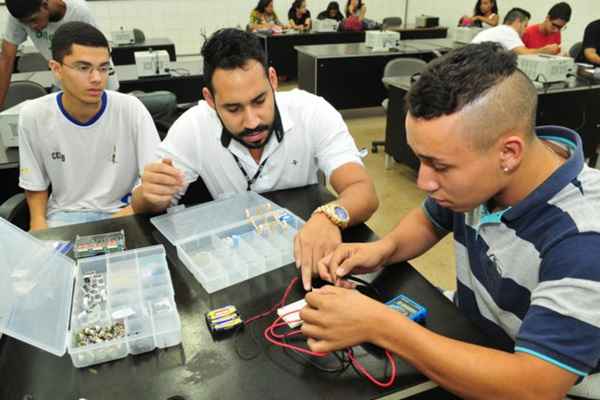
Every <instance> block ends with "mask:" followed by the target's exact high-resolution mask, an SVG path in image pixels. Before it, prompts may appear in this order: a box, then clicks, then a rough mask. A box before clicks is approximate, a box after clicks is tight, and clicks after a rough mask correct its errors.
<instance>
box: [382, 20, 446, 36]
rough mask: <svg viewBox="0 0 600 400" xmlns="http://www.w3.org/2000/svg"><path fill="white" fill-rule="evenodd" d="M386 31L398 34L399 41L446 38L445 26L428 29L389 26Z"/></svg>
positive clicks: (411, 26) (412, 26)
mask: <svg viewBox="0 0 600 400" xmlns="http://www.w3.org/2000/svg"><path fill="white" fill-rule="evenodd" d="M386 30H388V31H394V32H399V33H400V40H407V39H441V38H445V37H448V27H447V26H432V27H430V28H417V27H415V26H414V24H412V25H408V26H407V27H404V26H389V27H387V28H386Z"/></svg>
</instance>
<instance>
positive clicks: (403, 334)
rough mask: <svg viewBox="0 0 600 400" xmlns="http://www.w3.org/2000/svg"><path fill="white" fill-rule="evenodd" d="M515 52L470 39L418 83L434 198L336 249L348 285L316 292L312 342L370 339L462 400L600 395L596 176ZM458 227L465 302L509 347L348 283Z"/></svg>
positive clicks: (416, 128) (416, 114)
mask: <svg viewBox="0 0 600 400" xmlns="http://www.w3.org/2000/svg"><path fill="white" fill-rule="evenodd" d="M516 58H517V57H516V55H515V54H514V53H513V52H510V51H506V50H505V49H503V48H502V47H501V46H500V45H498V44H496V43H489V42H488V43H483V44H480V45H467V46H466V47H464V48H461V49H458V50H455V51H453V52H451V53H449V54H448V55H446V56H444V57H443V58H440V59H438V60H436V61H434V62H432V63H430V64H429V66H428V68H427V69H426V70H425V71H424V72H423V73H422V75H421V77H420V79H419V81H418V82H417V83H416V84H414V85H413V86H412V88H411V89H410V91H409V93H408V95H407V106H408V114H407V117H406V128H407V141H408V143H409V145H410V147H411V148H412V150H413V151H414V152H415V154H416V155H417V157H418V158H419V160H420V163H421V164H420V168H419V171H418V176H417V185H418V186H419V188H420V189H422V190H423V191H425V192H427V194H428V197H427V198H426V200H425V201H424V203H423V205H422V207H420V208H417V209H414V210H413V211H412V212H410V213H409V214H408V215H407V216H406V217H405V218H403V219H402V220H401V221H400V223H399V224H398V225H397V226H396V228H395V229H394V230H393V231H392V232H391V233H389V234H388V235H386V236H384V237H383V238H382V239H380V240H379V241H376V242H372V243H366V244H358V243H357V244H343V245H340V246H339V247H338V248H337V249H336V251H334V252H333V253H332V254H330V255H328V256H326V257H325V258H324V259H323V260H322V261H321V262H320V263H319V268H318V270H319V274H320V276H321V278H323V279H325V280H327V281H329V282H334V283H336V284H337V286H338V287H334V286H325V287H323V288H321V289H318V290H314V291H313V292H312V293H309V294H307V295H306V301H307V302H308V306H307V307H305V308H304V309H303V310H302V311H301V313H300V317H301V319H302V320H303V321H304V324H303V326H302V332H303V333H304V334H305V335H306V336H307V337H308V338H309V339H308V345H309V347H310V349H311V350H312V351H317V352H330V351H334V350H338V349H342V348H345V347H350V346H355V345H357V344H360V343H363V342H369V343H373V344H375V345H377V346H379V347H381V348H384V349H388V350H390V351H392V352H394V353H395V354H397V355H398V356H399V357H400V358H402V359H403V360H406V361H407V362H409V363H410V364H412V365H414V366H415V367H416V368H417V369H418V370H420V371H421V372H422V373H423V374H425V375H427V376H428V377H429V378H430V379H432V380H433V381H435V382H436V383H438V384H439V385H440V386H442V387H444V388H446V389H447V390H450V391H451V392H454V393H456V394H457V395H458V396H459V397H461V398H463V397H464V398H473V399H557V400H558V399H563V398H564V397H565V395H566V394H567V392H568V391H570V390H572V391H571V393H572V394H577V393H579V395H581V394H582V392H583V393H585V392H587V393H588V395H590V394H593V396H590V398H594V399H597V398H598V397H597V396H599V395H600V385H594V382H593V381H594V379H597V378H600V375H597V374H596V375H590V376H589V378H586V376H588V375H589V374H594V373H596V372H598V371H599V367H600V314H599V313H598V311H597V310H598V304H600V268H598V259H599V258H600V172H599V171H597V170H595V169H592V168H590V167H588V166H587V165H586V163H585V159H584V155H583V146H582V142H581V139H580V137H579V135H578V134H577V133H576V132H574V131H572V130H570V129H567V128H561V127H555V126H552V127H541V128H535V115H536V107H537V98H538V94H537V91H536V89H535V87H534V86H533V84H532V83H531V81H530V80H529V78H528V77H527V76H526V75H525V74H524V73H523V72H521V71H520V70H519V69H518V66H517V59H516ZM474 76H476V77H478V79H477V80H473V77H474ZM451 232H452V233H453V234H454V243H455V253H456V264H457V265H456V270H457V286H458V290H457V292H456V294H455V297H454V299H455V304H456V305H457V307H458V308H459V309H460V310H461V311H462V312H463V313H464V314H465V315H466V316H467V317H468V318H469V319H470V320H471V321H472V322H473V323H475V324H476V325H477V326H478V327H479V328H480V329H481V330H482V331H483V332H484V333H486V334H487V335H488V336H489V337H490V338H491V339H493V342H495V343H497V344H499V345H500V346H502V345H504V347H505V348H513V349H514V351H513V352H505V351H499V350H494V349H491V348H486V347H482V346H478V345H473V344H468V343H464V342H460V341H457V340H452V339H448V338H446V337H443V336H441V335H438V334H436V333H434V332H432V331H430V330H428V329H427V328H426V327H423V326H421V325H419V324H416V323H413V322H412V321H410V320H409V319H407V318H405V317H404V316H403V315H401V314H400V313H398V312H397V311H394V310H392V309H390V308H388V307H387V306H385V305H384V304H382V303H379V302H377V301H375V300H372V299H371V298H369V297H366V296H364V295H362V294H360V293H359V292H358V291H356V290H351V288H350V286H351V285H350V282H349V281H345V280H344V277H345V276H346V275H348V274H350V273H358V274H360V273H366V272H372V271H375V270H377V269H378V268H381V267H383V266H385V265H387V264H393V263H398V262H402V261H406V260H410V259H413V258H415V257H418V256H419V255H421V254H423V253H425V252H426V251H427V250H428V249H430V248H431V247H433V246H434V245H435V244H436V243H438V242H439V241H440V240H441V239H442V238H443V237H444V236H446V235H447V234H449V233H451ZM398 268H399V267H398ZM339 286H342V287H339ZM581 379H584V381H583V383H582V384H581V385H577V386H575V387H573V385H574V384H575V383H576V382H579V380H581ZM596 383H598V381H596ZM584 385H589V386H587V387H584Z"/></svg>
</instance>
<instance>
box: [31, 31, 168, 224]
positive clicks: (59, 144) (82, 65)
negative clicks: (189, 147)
mask: <svg viewBox="0 0 600 400" xmlns="http://www.w3.org/2000/svg"><path fill="white" fill-rule="evenodd" d="M50 67H51V69H52V72H53V73H54V75H55V77H56V79H57V80H58V81H59V82H60V83H61V86H62V88H63V91H61V92H58V93H52V94H49V95H47V96H44V97H40V98H38V99H35V100H31V101H29V102H28V103H27V104H25V105H24V107H23V108H22V109H21V113H20V117H19V156H20V165H21V174H20V179H19V185H20V186H21V187H22V188H23V189H25V194H26V197H27V204H28V206H29V211H30V215H31V229H32V230H37V229H44V228H47V227H53V226H60V225H66V224H72V223H80V222H87V221H93V220H98V219H106V218H111V217H116V216H122V215H128V214H131V213H132V209H131V206H129V204H128V199H129V197H130V196H129V194H130V192H131V190H132V189H133V187H134V186H135V184H136V183H137V182H138V180H139V176H140V173H141V171H142V170H143V168H144V165H146V164H147V163H148V162H150V161H152V160H153V159H154V152H155V150H156V148H157V146H158V144H159V138H158V133H157V131H156V127H155V126H154V123H153V121H152V118H151V116H150V114H149V113H148V111H147V110H146V108H145V107H144V106H143V104H142V103H141V102H140V101H139V100H138V99H136V98H135V97H133V96H129V95H126V94H122V93H118V92H114V91H107V90H105V88H106V83H107V80H108V72H109V69H110V52H109V48H108V41H107V40H106V38H105V37H104V35H102V33H101V32H100V31H99V30H98V29H96V28H95V27H93V26H91V25H89V24H86V23H83V22H69V23H67V24H64V25H63V26H61V27H60V28H59V29H58V30H57V31H56V33H55V35H54V38H53V39H52V60H51V61H50ZM50 185H52V193H51V194H50V193H49V186H50Z"/></svg>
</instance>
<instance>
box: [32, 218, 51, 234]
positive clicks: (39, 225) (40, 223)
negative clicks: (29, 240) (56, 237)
mask: <svg viewBox="0 0 600 400" xmlns="http://www.w3.org/2000/svg"><path fill="white" fill-rule="evenodd" d="M44 229H48V222H47V221H46V220H45V219H39V220H31V222H30V223H29V231H30V232H33V231H42V230H44Z"/></svg>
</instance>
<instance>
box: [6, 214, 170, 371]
mask: <svg viewBox="0 0 600 400" xmlns="http://www.w3.org/2000/svg"><path fill="white" fill-rule="evenodd" d="M0 234H1V236H2V240H1V241H0V276H2V279H0V331H1V332H3V333H6V334H7V335H9V336H12V337H14V338H16V339H19V340H22V341H24V342H26V343H29V344H31V345H32V346H35V347H38V348H40V349H42V350H45V351H47V352H50V353H52V354H55V355H57V356H62V355H64V354H65V352H66V351H67V349H68V351H69V353H70V355H71V359H72V361H73V365H75V366H76V367H78V368H81V367H86V366H89V365H93V364H98V363H101V362H105V361H111V360H115V359H118V358H122V357H125V356H127V354H130V353H131V354H139V353H143V352H147V351H151V350H153V349H154V348H156V347H159V348H163V347H168V346H173V345H176V344H178V343H180V342H181V323H180V320H179V314H178V313H177V308H176V306H175V302H174V292H173V285H172V283H171V277H170V275H169V270H168V268H167V264H166V258H165V251H164V248H163V247H162V246H153V247H146V248H142V249H137V250H130V251H126V252H122V253H113V254H110V255H104V256H97V257H92V258H86V259H84V260H80V262H79V268H76V267H75V262H74V261H73V260H71V259H70V258H67V257H65V256H64V255H62V254H59V253H58V252H56V251H55V250H54V248H53V247H52V246H51V245H50V244H48V243H46V242H43V241H40V240H38V239H36V238H34V237H32V236H30V235H29V234H27V233H26V232H23V231H21V230H20V229H18V228H16V227H15V226H13V225H11V224H9V223H8V222H6V221H5V220H3V219H1V218H0ZM73 285H75V291H74V292H75V294H74V297H73ZM71 311H72V312H71ZM69 316H71V324H70V326H71V330H70V331H69Z"/></svg>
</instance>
